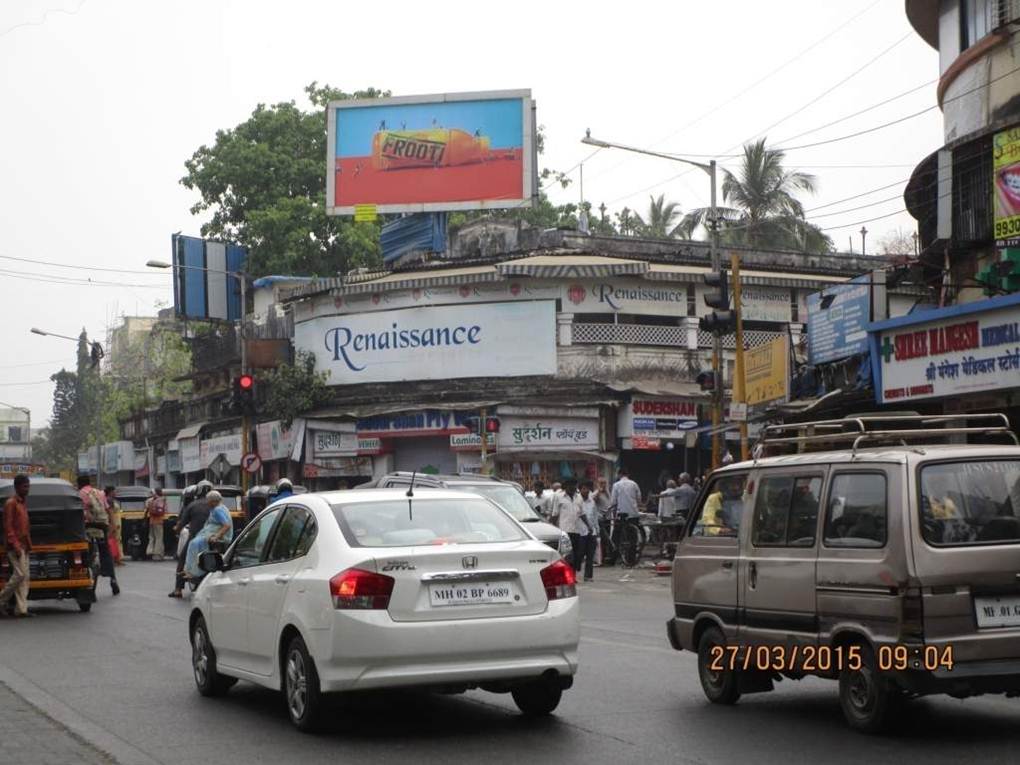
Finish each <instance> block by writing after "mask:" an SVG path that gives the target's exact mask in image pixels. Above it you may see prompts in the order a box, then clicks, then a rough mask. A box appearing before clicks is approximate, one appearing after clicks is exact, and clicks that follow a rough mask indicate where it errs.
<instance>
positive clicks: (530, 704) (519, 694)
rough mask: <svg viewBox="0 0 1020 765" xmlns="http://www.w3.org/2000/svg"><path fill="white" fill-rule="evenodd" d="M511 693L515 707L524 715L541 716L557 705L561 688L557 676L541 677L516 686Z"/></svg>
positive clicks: (560, 695) (561, 691) (561, 693)
mask: <svg viewBox="0 0 1020 765" xmlns="http://www.w3.org/2000/svg"><path fill="white" fill-rule="evenodd" d="M511 694H512V695H513V697H514V703H515V704H516V705H517V708H518V709H519V710H521V713H522V714H524V715H525V716H526V717H543V716H545V715H547V714H549V713H551V712H552V711H553V710H554V709H556V707H557V706H559V703H560V698H561V697H562V696H563V689H562V688H561V687H560V684H559V678H556V679H552V678H546V677H543V678H541V679H539V680H534V681H532V682H530V683H526V684H524V685H519V686H517V687H516V688H514V689H513V690H512V691H511Z"/></svg>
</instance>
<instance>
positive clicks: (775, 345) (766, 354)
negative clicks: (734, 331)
mask: <svg viewBox="0 0 1020 765" xmlns="http://www.w3.org/2000/svg"><path fill="white" fill-rule="evenodd" d="M789 358H790V351H789V344H788V342H787V338H786V337H785V336H784V337H777V338H776V339H775V340H773V341H772V342H770V343H767V344H766V345H760V346H758V347H757V348H751V349H750V350H748V351H746V352H745V353H744V369H745V372H744V378H745V381H746V384H745V386H744V391H745V398H746V400H747V404H748V405H749V406H754V405H755V404H765V403H768V402H769V401H779V400H785V399H786V398H787V397H788V396H789V384H790V375H789V369H790V363H789Z"/></svg>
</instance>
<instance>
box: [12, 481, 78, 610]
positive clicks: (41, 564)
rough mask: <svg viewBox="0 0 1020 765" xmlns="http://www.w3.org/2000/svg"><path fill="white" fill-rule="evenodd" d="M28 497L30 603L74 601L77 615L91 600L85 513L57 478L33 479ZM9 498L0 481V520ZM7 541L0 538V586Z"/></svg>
mask: <svg viewBox="0 0 1020 765" xmlns="http://www.w3.org/2000/svg"><path fill="white" fill-rule="evenodd" d="M31 480H32V488H31V490H30V492H29V495H28V500H27V501H26V505H27V507H28V521H29V534H31V536H32V550H31V552H30V553H29V555H28V570H29V580H30V581H29V590H28V598H29V600H57V599H59V600H63V599H65V598H67V599H73V600H74V601H76V602H77V603H78V608H79V609H80V610H81V611H83V612H84V611H88V610H89V609H91V608H92V604H93V603H95V602H96V595H95V593H94V592H93V590H92V587H93V583H94V581H95V580H94V579H93V578H92V571H91V570H90V563H91V555H90V549H89V542H88V539H87V538H86V536H85V514H84V512H83V511H82V506H81V497H79V496H78V490H77V489H76V488H75V487H74V486H72V485H71V484H70V483H68V482H67V481H65V480H63V479H61V478H36V477H34V476H33V477H32V479H31ZM13 495H14V481H12V480H10V479H3V480H0V521H2V518H3V504H4V503H5V502H6V501H7V500H8V499H9V498H10V497H12V496H13ZM9 565H10V564H9V563H8V562H7V550H6V540H5V539H4V538H3V535H0V587H2V586H3V584H5V583H6V581H7V578H8V577H9V576H10V569H9Z"/></svg>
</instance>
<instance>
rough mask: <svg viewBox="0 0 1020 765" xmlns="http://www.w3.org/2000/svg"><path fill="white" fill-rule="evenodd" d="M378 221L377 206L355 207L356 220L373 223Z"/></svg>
mask: <svg viewBox="0 0 1020 765" xmlns="http://www.w3.org/2000/svg"><path fill="white" fill-rule="evenodd" d="M375 219H376V207H375V205H354V220H355V221H365V222H371V221H373V220H375Z"/></svg>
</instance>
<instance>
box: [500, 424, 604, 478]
mask: <svg viewBox="0 0 1020 765" xmlns="http://www.w3.org/2000/svg"><path fill="white" fill-rule="evenodd" d="M497 414H498V416H499V421H500V427H499V433H498V434H497V436H496V454H495V474H496V475H497V476H498V477H499V478H503V479H506V480H510V481H516V482H518V483H521V484H524V485H525V486H526V487H527V488H529V489H530V488H531V486H532V485H533V484H534V482H535V481H542V482H543V483H544V484H545V485H546V486H551V485H552V484H553V483H555V482H557V481H560V482H562V481H563V480H565V479H567V478H575V479H577V480H591V481H594V480H596V479H597V478H599V477H600V476H605V477H608V476H609V475H610V474H611V472H612V467H613V463H614V462H615V454H611V453H607V452H605V451H604V450H603V447H604V445H605V439H604V438H603V427H602V417H600V412H599V409H598V407H585V408H561V409H553V408H545V407H521V406H501V407H499V408H498V410H497Z"/></svg>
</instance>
